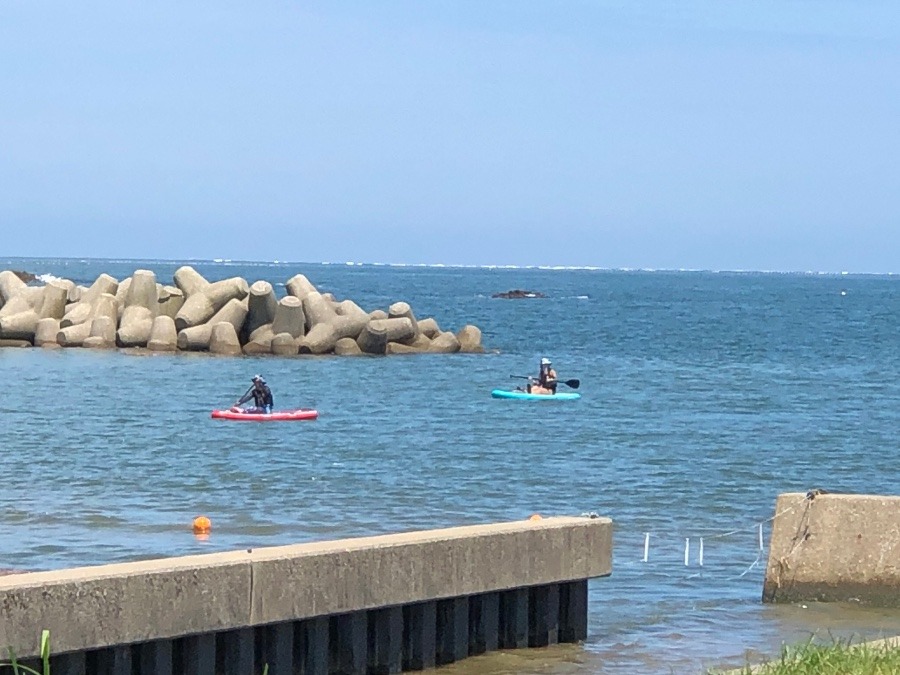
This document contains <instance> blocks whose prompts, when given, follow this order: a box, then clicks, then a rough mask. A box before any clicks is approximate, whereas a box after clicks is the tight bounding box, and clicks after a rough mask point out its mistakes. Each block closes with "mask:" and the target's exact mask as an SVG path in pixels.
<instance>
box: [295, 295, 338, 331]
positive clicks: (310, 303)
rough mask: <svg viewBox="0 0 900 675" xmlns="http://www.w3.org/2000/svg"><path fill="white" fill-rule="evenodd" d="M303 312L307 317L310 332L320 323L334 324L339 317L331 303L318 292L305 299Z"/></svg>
mask: <svg viewBox="0 0 900 675" xmlns="http://www.w3.org/2000/svg"><path fill="white" fill-rule="evenodd" d="M303 312H304V314H305V315H306V326H307V328H309V330H312V329H313V328H315V327H316V326H318V325H319V324H320V323H332V322H333V321H334V318H335V317H336V316H337V312H335V311H334V307H332V305H331V303H330V302H329V301H328V300H326V299H325V298H324V297H322V294H321V293H319V292H318V291H312V292H310V293H308V294H307V295H306V297H305V298H303Z"/></svg>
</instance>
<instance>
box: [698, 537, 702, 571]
mask: <svg viewBox="0 0 900 675" xmlns="http://www.w3.org/2000/svg"><path fill="white" fill-rule="evenodd" d="M698 562H699V563H700V567H703V537H700V557H699V559H698Z"/></svg>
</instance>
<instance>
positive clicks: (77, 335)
mask: <svg viewBox="0 0 900 675" xmlns="http://www.w3.org/2000/svg"><path fill="white" fill-rule="evenodd" d="M89 306H90V307H91V308H92V316H89V317H88V320H86V321H82V322H81V323H77V324H70V325H68V326H66V325H64V324H65V320H63V321H60V323H59V325H60V329H59V333H57V335H56V341H57V342H58V343H59V344H60V345H61V346H62V347H81V346H82V345H83V344H84V341H85V340H87V339H88V338H89V337H90V335H91V321H92V320H93V319H96V318H97V317H100V316H108V317H109V318H110V320H111V321H112V322H113V324H115V321H116V317H117V316H118V313H119V311H118V303H117V302H116V297H115V296H114V295H112V294H110V293H103V294H101V295H100V296H99V297H98V298H96V299H95V300H92V301H91V303H89Z"/></svg>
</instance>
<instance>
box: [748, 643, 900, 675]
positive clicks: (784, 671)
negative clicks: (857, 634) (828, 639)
mask: <svg viewBox="0 0 900 675" xmlns="http://www.w3.org/2000/svg"><path fill="white" fill-rule="evenodd" d="M732 672H734V673H745V674H747V675H750V673H752V674H753V675H813V674H815V675H895V674H896V673H900V643H898V642H897V641H894V642H879V643H875V644H851V643H850V641H841V640H834V641H833V642H832V643H831V644H824V645H823V644H814V643H813V642H812V641H811V640H810V641H809V642H806V643H805V644H802V645H798V646H793V647H784V648H783V649H782V652H781V657H780V658H779V659H777V660H774V661H770V662H768V663H766V664H764V665H761V666H756V667H751V666H747V667H745V668H744V669H742V670H738V671H732Z"/></svg>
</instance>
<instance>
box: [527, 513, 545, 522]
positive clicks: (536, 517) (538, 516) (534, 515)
mask: <svg viewBox="0 0 900 675" xmlns="http://www.w3.org/2000/svg"><path fill="white" fill-rule="evenodd" d="M543 519H544V517H543V516H542V515H541V514H540V513H532V514H531V516H530V517H529V518H528V520H543Z"/></svg>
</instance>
